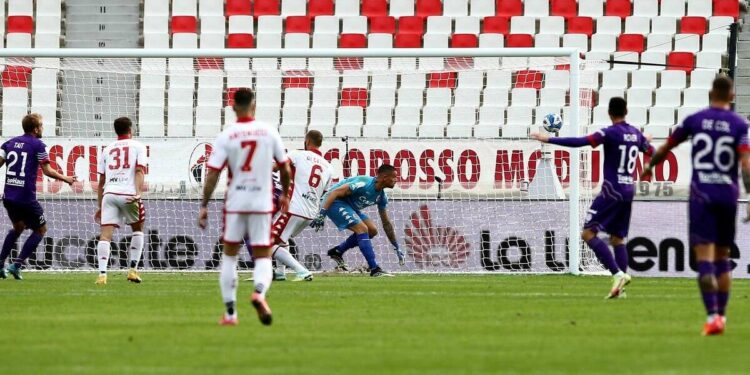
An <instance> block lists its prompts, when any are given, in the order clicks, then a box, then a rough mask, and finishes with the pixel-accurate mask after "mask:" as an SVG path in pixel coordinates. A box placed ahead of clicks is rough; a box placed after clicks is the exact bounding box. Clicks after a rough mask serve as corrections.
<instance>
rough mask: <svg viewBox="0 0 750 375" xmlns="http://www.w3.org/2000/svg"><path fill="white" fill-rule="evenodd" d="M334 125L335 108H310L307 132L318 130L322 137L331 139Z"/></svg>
mask: <svg viewBox="0 0 750 375" xmlns="http://www.w3.org/2000/svg"><path fill="white" fill-rule="evenodd" d="M334 124H336V107H335V106H325V107H323V106H313V107H312V108H310V124H309V127H308V129H309V130H318V131H320V132H321V133H323V136H324V137H333V128H334Z"/></svg>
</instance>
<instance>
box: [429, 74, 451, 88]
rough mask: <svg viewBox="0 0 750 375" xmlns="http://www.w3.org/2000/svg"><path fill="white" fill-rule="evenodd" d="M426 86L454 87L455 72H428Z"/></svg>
mask: <svg viewBox="0 0 750 375" xmlns="http://www.w3.org/2000/svg"><path fill="white" fill-rule="evenodd" d="M427 87H430V88H450V89H455V88H456V72H441V73H430V75H428V76H427Z"/></svg>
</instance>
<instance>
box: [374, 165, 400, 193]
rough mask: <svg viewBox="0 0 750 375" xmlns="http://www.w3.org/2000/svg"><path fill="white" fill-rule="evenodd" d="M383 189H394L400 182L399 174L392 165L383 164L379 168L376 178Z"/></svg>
mask: <svg viewBox="0 0 750 375" xmlns="http://www.w3.org/2000/svg"><path fill="white" fill-rule="evenodd" d="M376 178H377V180H378V182H380V185H381V186H382V187H387V188H390V189H393V187H394V186H396V181H398V174H397V173H396V168H394V167H393V166H392V165H390V164H383V165H381V166H380V168H378V176H377V177H376Z"/></svg>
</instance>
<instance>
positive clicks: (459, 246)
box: [0, 48, 601, 274]
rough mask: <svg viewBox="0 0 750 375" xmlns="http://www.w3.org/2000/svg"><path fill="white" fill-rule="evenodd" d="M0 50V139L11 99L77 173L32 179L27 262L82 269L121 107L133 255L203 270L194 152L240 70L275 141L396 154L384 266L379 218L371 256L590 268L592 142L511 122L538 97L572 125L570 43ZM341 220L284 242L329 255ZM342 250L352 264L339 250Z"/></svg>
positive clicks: (205, 253) (215, 125)
mask: <svg viewBox="0 0 750 375" xmlns="http://www.w3.org/2000/svg"><path fill="white" fill-rule="evenodd" d="M0 58H2V59H3V62H2V64H3V68H4V69H3V73H2V83H3V89H2V96H3V106H2V108H3V113H2V128H1V129H0V131H1V132H2V134H1V135H2V138H3V139H5V140H7V139H8V138H9V137H11V136H15V135H18V134H20V133H21V126H20V120H21V117H22V116H23V115H24V114H26V113H28V112H38V113H41V114H42V115H43V116H44V124H45V138H44V139H43V140H44V141H45V143H46V144H47V147H48V151H49V154H50V158H51V159H52V166H53V168H55V169H57V170H59V171H62V172H68V173H73V172H74V173H75V174H76V175H77V176H78V179H79V182H78V183H76V184H75V185H74V186H73V187H68V186H63V185H61V184H60V183H58V182H53V181H50V180H48V179H47V178H46V177H43V178H42V177H40V178H39V180H38V186H37V192H38V197H39V200H40V202H41V203H42V206H43V207H44V209H45V213H46V218H47V222H48V227H49V232H48V234H47V237H46V238H45V240H44V241H43V242H42V244H40V246H39V248H38V249H37V252H36V253H35V254H34V255H33V256H32V258H31V259H30V260H29V268H31V269H51V270H68V269H75V270H91V269H95V268H96V259H95V253H96V236H97V234H98V226H97V225H96V224H95V223H94V222H93V214H94V211H95V205H96V198H95V197H96V195H95V189H96V186H97V181H98V176H97V175H96V172H95V170H96V168H95V164H96V159H97V156H98V153H99V152H100V151H101V149H102V148H103V147H104V146H105V145H106V144H108V143H109V142H111V141H112V139H113V138H114V133H113V130H112V121H113V120H114V119H115V118H117V117H121V116H128V117H130V118H131V119H132V120H134V123H135V124H136V125H137V134H136V137H137V138H139V139H140V140H141V141H143V142H144V143H145V144H146V145H147V147H148V149H149V154H150V155H149V156H150V163H149V165H148V173H147V175H146V180H147V183H148V187H147V191H146V192H145V194H144V199H145V206H146V215H147V221H146V229H145V231H144V232H146V237H147V239H146V245H145V251H144V256H143V259H142V261H143V264H144V268H145V269H147V270H148V269H152V270H211V269H214V268H215V267H216V266H217V265H218V259H219V255H218V254H219V251H220V246H219V244H218V239H219V235H220V230H221V228H220V227H221V219H220V211H221V199H220V198H221V197H222V194H223V191H219V192H217V193H216V194H215V198H216V200H215V201H214V202H213V203H212V205H211V206H210V211H211V217H210V224H209V225H210V228H209V229H208V230H207V231H205V232H202V231H200V230H199V229H197V227H196V225H195V215H196V213H197V209H198V199H199V198H200V192H201V186H202V185H201V182H202V179H203V176H204V173H205V159H206V157H207V155H208V154H209V153H210V152H211V145H210V143H211V142H212V141H213V139H214V137H215V135H216V134H217V133H218V132H219V131H220V130H221V129H222V127H223V124H227V123H231V122H232V121H233V120H234V114H233V112H232V110H231V103H232V94H233V89H236V88H238V87H252V88H254V89H255V90H256V92H257V95H258V98H257V113H256V118H257V119H258V120H262V121H266V122H269V123H271V124H273V125H278V126H279V130H280V132H281V134H282V137H283V138H284V141H285V144H286V145H287V147H288V148H290V149H291V148H302V138H303V137H304V134H305V132H306V131H307V130H310V129H317V130H320V131H322V132H323V133H324V135H325V139H324V145H323V148H322V151H323V153H324V155H325V157H326V158H327V159H328V160H330V161H331V163H332V165H333V167H334V170H335V172H334V177H335V178H336V179H340V178H342V177H348V176H351V175H357V174H369V175H372V174H374V171H375V170H376V169H377V166H379V165H380V164H381V163H391V164H393V165H394V166H395V167H396V168H397V170H398V171H399V175H400V181H399V183H398V185H397V186H396V188H395V189H394V190H393V191H392V192H389V193H390V197H391V204H390V205H389V213H390V216H391V219H392V221H394V224H395V226H396V231H397V236H398V237H399V239H400V242H401V245H402V248H403V250H404V251H405V252H406V253H407V264H406V266H404V267H399V266H398V263H397V258H396V255H395V253H394V252H393V251H392V249H391V247H390V244H389V243H388V241H387V240H386V239H385V235H384V234H383V233H382V231H381V234H380V235H378V236H377V237H376V238H375V239H374V241H373V243H374V245H375V248H376V253H377V256H378V259H379V261H380V262H381V264H383V266H384V268H385V269H386V270H388V271H396V272H398V271H405V272H512V273H524V272H525V273H548V272H557V273H560V272H569V273H572V274H579V273H581V272H583V273H590V272H597V271H599V270H601V266H600V265H599V263H598V262H597V261H596V259H595V257H594V256H593V254H592V253H591V251H590V250H589V249H588V248H586V247H585V245H584V244H583V243H582V242H581V240H580V235H579V233H580V230H581V225H582V221H583V219H584V217H585V210H586V208H587V207H588V204H589V203H590V201H591V197H592V196H593V194H594V192H595V191H596V189H597V184H598V182H599V172H598V170H599V156H598V154H597V152H596V151H593V152H592V151H591V150H589V149H562V148H558V147H556V146H548V147H541V145H540V144H539V142H535V141H533V140H531V139H529V138H528V136H527V134H528V132H529V131H532V132H534V131H543V130H542V129H541V126H540V125H541V119H542V118H543V117H544V115H546V114H548V113H559V114H561V115H562V118H563V122H564V126H563V129H562V131H561V134H560V135H565V136H579V135H582V134H584V133H585V132H586V131H588V126H590V125H591V124H590V122H591V109H592V107H593V105H594V102H593V100H594V95H593V93H594V91H595V90H596V89H597V88H598V87H597V83H598V79H592V77H596V72H595V71H592V70H589V69H586V67H585V64H584V63H582V62H581V61H580V58H579V54H578V51H577V50H574V49H566V48H507V49H506V48H498V49H494V48H481V49H475V48H451V49H448V48H444V49H442V48H440V49H330V50H329V49H310V50H307V49H305V50H292V49H275V50H256V49H200V50H175V49H170V50H154V49H16V50H12V49H4V50H0ZM584 73H585V74H584ZM2 173H4V170H3V171H2ZM40 175H41V174H40ZM223 186H224V184H223V183H220V184H219V189H221V188H223ZM366 213H367V214H368V215H370V216H371V217H372V218H373V220H374V221H375V222H376V223H378V222H379V218H378V215H377V212H376V211H374V210H367V211H366ZM378 225H379V224H378ZM129 233H130V231H129V228H121V229H120V230H119V231H118V232H117V233H116V240H114V241H112V246H113V249H112V256H111V258H112V261H111V263H112V264H111V267H112V268H114V269H117V268H118V267H122V268H124V267H125V262H126V259H127V257H126V249H127V244H128V242H129ZM347 235H348V234H345V233H344V232H338V231H337V230H336V229H335V228H334V227H333V225H332V223H330V221H329V222H327V223H326V228H325V230H324V231H322V232H319V233H316V232H314V231H313V230H306V231H304V232H303V233H302V234H301V235H300V236H299V237H298V238H297V239H295V246H294V247H293V248H294V249H293V250H294V251H295V252H296V254H297V256H298V257H299V259H300V260H301V261H302V262H303V263H304V264H306V265H307V266H308V267H309V268H311V270H313V271H325V270H330V269H332V266H333V263H332V262H331V261H330V260H329V259H328V257H327V256H326V255H325V252H326V250H328V249H329V248H331V247H332V246H334V245H336V244H337V243H338V242H340V241H342V240H343V239H344V238H345V236H347ZM118 236H119V237H118ZM23 239H25V237H23V238H22V239H21V240H23ZM243 256H244V262H241V264H240V267H241V268H249V267H250V266H251V261H250V259H249V256H248V255H247V253H245V254H244V255H243ZM346 260H347V261H348V262H349V263H350V264H351V265H355V266H360V267H361V266H364V264H365V263H364V260H363V259H362V257H361V255H359V252H358V251H356V249H355V250H353V251H350V252H348V253H347V255H346Z"/></svg>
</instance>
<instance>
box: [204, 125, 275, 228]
mask: <svg viewBox="0 0 750 375" xmlns="http://www.w3.org/2000/svg"><path fill="white" fill-rule="evenodd" d="M274 161H276V163H278V164H284V163H286V162H287V157H286V152H285V151H284V144H283V143H282V142H281V136H279V132H278V131H277V130H276V129H275V128H273V127H271V126H269V125H267V124H264V123H262V122H258V121H255V120H254V119H253V118H249V117H247V118H238V119H237V123H235V124H232V125H230V126H228V127H226V128H225V129H224V131H222V132H221V134H219V136H218V137H216V140H215V141H214V143H213V152H211V156H209V158H208V163H207V167H208V168H211V169H215V170H222V169H224V167H227V168H228V169H229V183H228V186H227V193H226V197H225V200H224V210H225V211H226V212H227V213H270V212H272V211H273V209H274V207H273V180H272V177H271V174H272V173H273V162H274Z"/></svg>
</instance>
